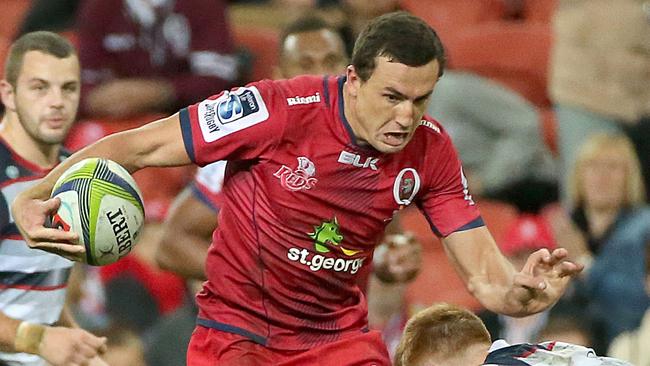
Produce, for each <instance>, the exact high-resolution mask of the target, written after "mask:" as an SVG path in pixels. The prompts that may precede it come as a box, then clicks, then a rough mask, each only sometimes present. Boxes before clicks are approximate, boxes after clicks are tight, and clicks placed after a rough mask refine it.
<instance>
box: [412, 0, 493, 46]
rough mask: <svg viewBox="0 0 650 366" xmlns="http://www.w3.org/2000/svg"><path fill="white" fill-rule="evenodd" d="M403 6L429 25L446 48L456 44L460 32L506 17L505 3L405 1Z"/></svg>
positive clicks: (462, 0)
mask: <svg viewBox="0 0 650 366" xmlns="http://www.w3.org/2000/svg"><path fill="white" fill-rule="evenodd" d="M400 4H401V6H402V8H403V9H404V10H408V11H409V12H411V13H413V14H415V15H417V16H419V17H420V18H422V19H424V20H425V21H426V22H427V23H429V25H431V26H432V27H433V28H434V29H435V30H436V32H437V33H438V34H439V36H440V38H441V39H442V40H443V42H444V43H445V45H449V42H453V38H454V35H455V33H456V32H458V31H462V30H464V29H467V28H471V27H472V26H474V25H476V24H480V23H484V22H491V21H497V20H500V19H501V18H502V17H503V15H504V5H503V1H502V0H402V1H401V2H400Z"/></svg>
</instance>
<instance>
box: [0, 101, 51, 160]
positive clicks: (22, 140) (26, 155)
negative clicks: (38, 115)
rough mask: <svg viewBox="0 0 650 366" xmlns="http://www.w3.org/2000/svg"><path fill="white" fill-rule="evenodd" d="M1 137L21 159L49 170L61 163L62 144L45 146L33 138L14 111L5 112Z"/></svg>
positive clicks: (0, 127) (1, 126)
mask: <svg viewBox="0 0 650 366" xmlns="http://www.w3.org/2000/svg"><path fill="white" fill-rule="evenodd" d="M0 137H2V138H3V139H4V140H5V142H6V143H7V144H8V145H9V147H11V149H12V150H13V151H14V152H15V153H16V154H18V155H19V156H20V157H21V158H23V159H25V160H27V161H29V162H30V163H32V164H34V165H36V166H38V167H41V168H43V169H48V168H51V167H53V166H54V165H56V164H57V163H58V162H59V151H60V150H61V145H60V144H54V145H52V144H43V143H39V142H37V141H35V140H34V138H32V137H31V136H30V135H29V134H28V133H27V131H25V129H24V128H23V127H22V125H21V124H20V121H18V116H17V115H16V113H14V112H12V111H9V110H7V111H5V115H4V117H3V118H2V122H1V123H0Z"/></svg>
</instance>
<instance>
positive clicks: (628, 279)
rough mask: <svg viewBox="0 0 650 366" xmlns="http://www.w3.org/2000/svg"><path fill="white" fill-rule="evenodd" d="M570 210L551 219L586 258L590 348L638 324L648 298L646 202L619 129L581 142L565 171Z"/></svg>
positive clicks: (582, 286) (583, 285)
mask: <svg viewBox="0 0 650 366" xmlns="http://www.w3.org/2000/svg"><path fill="white" fill-rule="evenodd" d="M570 182H571V184H570V185H569V191H568V192H569V197H570V202H573V203H574V206H573V211H572V212H571V218H570V219H569V218H568V217H566V215H563V214H562V213H561V211H560V212H559V214H557V215H555V216H556V217H554V218H553V219H552V221H554V226H555V227H556V233H557V234H556V235H557V236H556V237H557V240H558V243H559V245H560V246H563V247H566V248H567V249H568V250H569V252H570V253H573V254H574V255H576V260H577V261H579V262H582V263H583V264H585V265H587V268H586V269H585V271H584V272H583V275H582V279H583V280H582V281H580V282H578V283H577V284H578V286H577V289H578V290H579V291H578V294H580V293H583V296H584V297H585V299H586V302H587V304H586V309H585V311H586V312H587V314H588V315H589V316H590V319H591V323H592V325H593V327H594V328H593V331H594V332H595V333H594V334H593V340H594V342H595V343H594V348H595V349H596V351H597V352H601V353H602V352H605V351H606V350H607V346H608V344H609V342H611V340H612V339H613V338H614V337H616V336H617V335H618V334H620V333H621V332H623V331H629V330H633V329H635V328H637V327H638V326H639V325H640V322H641V319H642V317H643V314H644V312H645V311H646V309H647V308H648V305H649V304H650V299H649V298H648V296H647V294H646V293H645V287H644V286H645V283H644V281H645V262H644V256H643V253H644V252H643V250H644V249H643V247H644V245H645V243H646V241H647V240H648V237H650V208H648V207H647V205H646V204H645V190H644V187H643V181H642V178H641V173H640V170H639V161H638V158H637V156H636V154H635V151H634V148H633V146H632V144H631V143H630V141H629V140H628V139H627V138H626V137H625V136H624V135H611V134H596V135H593V136H591V137H589V138H588V139H587V140H586V141H585V143H584V144H583V145H582V146H581V147H580V148H579V150H578V154H577V159H576V162H575V164H574V170H573V172H572V175H571V179H570Z"/></svg>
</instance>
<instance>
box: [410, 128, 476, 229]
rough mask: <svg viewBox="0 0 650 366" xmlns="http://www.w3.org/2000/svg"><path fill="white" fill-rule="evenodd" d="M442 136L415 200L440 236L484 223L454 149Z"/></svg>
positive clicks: (449, 141)
mask: <svg viewBox="0 0 650 366" xmlns="http://www.w3.org/2000/svg"><path fill="white" fill-rule="evenodd" d="M445 137H446V139H445V140H444V141H443V144H444V145H443V148H442V150H441V153H440V154H438V155H437V156H436V157H435V158H434V160H433V161H432V162H431V163H432V164H433V166H435V167H436V169H435V173H432V176H431V181H430V182H429V183H428V184H427V185H426V186H425V187H424V188H425V189H424V191H423V195H422V197H421V198H420V200H419V202H418V205H419V207H420V208H421V209H422V211H423V213H424V215H425V217H426V218H427V220H428V221H429V224H430V225H431V228H432V230H433V231H434V233H435V234H436V235H438V236H442V237H445V236H448V235H449V234H451V233H454V232H456V231H463V230H469V229H473V228H476V227H479V226H483V225H484V223H483V220H482V218H481V215H480V213H479V210H478V208H477V207H476V204H475V203H474V200H473V199H472V196H471V195H470V193H469V188H468V186H467V179H466V178H465V174H463V168H462V165H461V163H460V159H459V158H458V154H457V152H456V149H455V148H454V147H453V145H452V143H451V139H450V138H449V137H448V136H447V135H445Z"/></svg>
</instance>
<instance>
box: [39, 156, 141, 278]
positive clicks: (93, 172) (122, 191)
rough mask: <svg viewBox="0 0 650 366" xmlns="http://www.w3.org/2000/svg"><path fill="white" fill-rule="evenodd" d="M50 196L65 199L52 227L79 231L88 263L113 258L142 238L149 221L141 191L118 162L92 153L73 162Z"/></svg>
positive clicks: (100, 262)
mask: <svg viewBox="0 0 650 366" xmlns="http://www.w3.org/2000/svg"><path fill="white" fill-rule="evenodd" d="M51 197H58V198H59V199H60V200H61V206H60V207H59V209H58V211H57V212H56V214H54V215H53V216H52V217H51V218H50V221H51V222H50V224H51V226H52V227H56V228H59V229H62V230H66V231H68V230H72V231H74V232H75V233H77V234H79V244H81V245H84V246H85V247H86V263H88V264H90V265H93V266H103V265H106V264H110V263H114V262H116V261H118V260H119V259H120V258H122V257H124V256H125V255H127V254H128V253H129V252H130V251H131V249H132V248H133V246H134V245H135V244H136V243H137V241H138V238H139V236H140V230H141V229H142V225H143V223H144V204H143V202H142V194H141V193H140V189H139V188H138V186H137V184H136V183H135V180H134V179H133V177H132V176H131V174H129V172H128V171H127V170H126V169H124V168H123V167H122V166H121V165H119V164H117V163H116V162H114V161H111V160H107V159H100V158H89V159H84V160H82V161H80V162H78V163H76V164H74V165H73V166H71V167H70V168H69V169H68V170H66V171H65V172H64V173H63V175H61V177H60V178H59V179H58V180H57V182H56V184H55V185H54V188H53V189H52V195H51Z"/></svg>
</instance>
